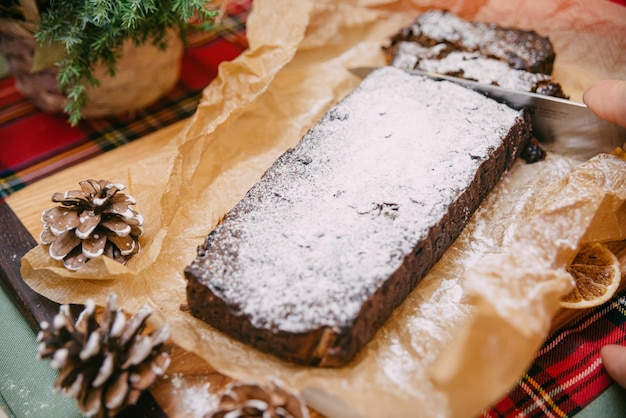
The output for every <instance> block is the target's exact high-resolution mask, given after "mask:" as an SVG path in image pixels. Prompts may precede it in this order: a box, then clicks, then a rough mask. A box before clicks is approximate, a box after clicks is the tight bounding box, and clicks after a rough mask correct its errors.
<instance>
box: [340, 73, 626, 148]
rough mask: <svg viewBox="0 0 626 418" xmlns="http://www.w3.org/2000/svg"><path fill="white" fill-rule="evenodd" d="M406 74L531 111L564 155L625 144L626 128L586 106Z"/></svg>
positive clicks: (544, 136)
mask: <svg viewBox="0 0 626 418" xmlns="http://www.w3.org/2000/svg"><path fill="white" fill-rule="evenodd" d="M378 68H380V67H356V68H350V72H352V73H353V74H355V75H357V76H359V77H361V78H365V77H366V76H367V75H368V74H369V73H371V72H372V71H374V70H376V69H378ZM403 71H406V72H408V73H410V74H414V75H418V76H424V77H429V78H432V79H435V80H446V81H451V82H453V83H456V84H459V85H462V86H464V87H467V88H470V89H472V90H475V91H478V92H480V93H483V94H485V95H486V96H489V97H491V98H493V99H495V100H498V101H500V102H502V103H505V104H507V105H508V106H510V107H512V108H514V109H521V108H524V107H525V108H528V110H529V113H530V115H531V119H532V129H533V135H534V136H535V138H537V140H539V141H540V142H541V144H542V146H543V147H544V148H546V149H548V150H550V151H553V152H556V153H559V154H562V155H566V156H569V157H573V158H576V159H579V160H586V159H588V158H591V157H593V156H594V155H596V154H598V153H600V152H610V151H612V150H613V149H615V148H616V147H620V146H622V145H624V143H625V142H626V129H624V128H622V127H620V126H618V125H616V124H613V123H609V122H606V121H604V120H602V119H600V118H598V117H597V116H596V115H595V114H594V113H593V112H592V111H591V110H589V108H588V107H587V106H586V105H585V104H583V103H578V102H574V101H571V100H567V99H561V98H557V97H551V96H545V95H542V94H536V93H527V92H521V91H515V90H510V89H505V88H502V87H498V86H494V85H490V84H483V83H478V82H476V81H472V80H466V79H463V78H458V77H453V76H448V75H442V74H436V73H430V72H426V71H421V70H408V69H403Z"/></svg>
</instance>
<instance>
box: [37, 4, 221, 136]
mask: <svg viewBox="0 0 626 418" xmlns="http://www.w3.org/2000/svg"><path fill="white" fill-rule="evenodd" d="M209 1H210V0H209ZM209 1H205V0H50V3H49V5H48V7H46V8H45V10H41V22H40V24H39V28H38V30H37V32H35V39H36V40H37V42H38V43H39V44H41V45H43V46H44V47H45V46H46V45H53V44H55V43H60V44H62V45H63V47H64V49H65V55H64V57H63V59H62V60H61V61H60V62H59V63H58V65H59V75H58V80H59V86H60V88H61V89H62V90H63V91H65V92H66V94H67V96H68V102H67V105H66V108H65V112H66V113H67V114H68V115H69V120H70V123H71V124H72V125H75V124H77V123H78V121H79V120H80V119H81V117H82V115H81V109H82V108H84V106H85V105H86V104H87V102H88V97H87V93H86V89H87V87H89V86H97V85H98V80H97V79H96V78H95V77H94V75H93V71H94V66H95V65H96V63H98V62H100V63H102V64H103V65H104V66H105V68H107V69H108V71H109V73H110V74H111V75H114V74H115V65H116V62H117V59H118V58H119V51H120V48H121V46H122V44H123V42H124V40H126V39H132V40H133V41H134V42H135V44H136V45H141V44H144V43H147V42H151V43H152V44H153V45H155V46H157V47H159V48H165V47H166V43H167V39H166V35H167V32H168V29H175V30H177V31H178V33H179V34H180V35H181V36H183V37H184V34H185V25H186V23H187V22H188V21H189V20H190V19H192V18H198V19H199V20H200V21H201V22H204V24H205V25H210V22H211V21H212V19H213V18H214V17H215V15H216V13H217V12H216V11H214V10H209V9H208V8H207V7H205V6H206V3H208V2H209Z"/></svg>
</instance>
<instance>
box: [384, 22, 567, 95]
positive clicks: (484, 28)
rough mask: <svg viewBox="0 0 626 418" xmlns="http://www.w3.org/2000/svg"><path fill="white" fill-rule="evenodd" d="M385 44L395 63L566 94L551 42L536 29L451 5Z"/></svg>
mask: <svg viewBox="0 0 626 418" xmlns="http://www.w3.org/2000/svg"><path fill="white" fill-rule="evenodd" d="M385 49H386V52H387V55H388V59H389V61H390V63H391V65H393V66H396V67H400V68H410V69H419V70H422V71H429V72H433V73H438V74H445V75H452V76H456V77H463V78H467V79H470V80H475V81H478V82H481V83H485V84H495V85H499V86H500V87H504V88H508V89H512V90H520V91H528V92H534V93H539V94H547V95H550V96H556V97H562V98H565V97H566V96H565V94H564V93H563V90H562V88H561V86H560V84H558V83H555V82H554V81H552V77H551V74H552V69H553V64H554V59H555V53H554V49H553V47H552V43H551V42H550V39H549V38H547V37H544V36H540V35H538V34H537V33H536V32H534V31H525V30H519V29H513V28H503V27H500V26H497V25H495V24H487V23H483V22H468V21H465V20H463V19H461V18H459V17H458V16H456V15H455V14H453V13H450V12H448V11H441V10H431V11H428V12H426V13H423V14H421V15H420V16H418V17H417V19H416V20H415V21H414V22H413V23H412V24H411V25H409V26H408V27H406V28H403V29H402V30H401V31H400V32H399V33H398V34H396V35H395V36H393V37H392V39H391V45H390V46H389V47H387V48H385Z"/></svg>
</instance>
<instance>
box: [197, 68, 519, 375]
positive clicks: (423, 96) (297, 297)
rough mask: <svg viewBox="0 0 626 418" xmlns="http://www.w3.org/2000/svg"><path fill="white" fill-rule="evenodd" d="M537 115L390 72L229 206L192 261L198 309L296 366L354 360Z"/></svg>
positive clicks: (372, 79)
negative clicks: (231, 206)
mask: <svg viewBox="0 0 626 418" xmlns="http://www.w3.org/2000/svg"><path fill="white" fill-rule="evenodd" d="M529 130H530V127H529V121H528V118H527V116H526V114H525V112H524V111H521V112H520V111H516V110H513V109H511V108H509V107H507V106H505V105H503V104H500V103H497V102H496V101H494V100H492V99H489V98H487V97H485V96H482V95H480V94H478V93H475V92H473V91H470V90H468V89H465V88H463V87H459V86H457V85H455V84H452V83H448V82H442V81H433V80H431V79H427V78H424V77H421V76H416V75H410V74H408V73H406V72H405V71H403V70H400V69H397V68H393V67H385V68H381V69H378V70H376V71H375V72H373V73H372V74H370V75H369V76H368V77H367V78H366V79H365V80H363V81H362V83H361V85H360V86H359V87H357V88H356V89H355V90H354V91H353V92H352V93H351V94H349V95H348V96H347V97H346V98H345V99H344V100H342V101H341V102H339V103H338V104H337V105H335V106H334V107H332V108H331V109H330V110H329V111H328V112H327V113H326V114H325V115H324V116H323V117H322V119H321V120H320V121H319V122H318V123H317V124H316V125H315V126H314V127H313V128H312V129H310V130H309V132H307V134H306V135H305V136H304V138H303V139H302V140H301V141H300V143H299V144H298V145H297V146H296V147H295V148H293V149H290V150H288V151H287V152H285V153H284V154H283V155H282V156H280V157H279V158H278V160H277V161H276V162H275V163H274V164H273V165H272V166H271V167H270V168H269V169H268V170H267V172H266V173H265V174H264V175H263V177H262V178H261V180H260V181H259V182H258V183H257V184H256V185H255V186H254V187H252V189H250V190H249V191H248V193H247V194H246V196H245V197H244V198H243V199H242V200H241V201H240V202H239V203H238V204H237V205H236V206H235V208H234V209H232V210H231V211H230V212H229V213H228V214H226V215H225V216H224V217H223V219H222V220H221V222H220V223H219V224H218V225H217V227H216V228H215V229H214V230H213V231H212V232H211V233H210V234H209V235H208V237H207V238H206V241H205V242H204V244H203V245H202V246H200V247H199V248H198V254H197V257H196V259H195V260H194V261H193V262H192V263H191V265H189V266H188V267H187V268H186V269H185V275H186V278H187V282H188V283H187V298H188V305H189V308H190V311H191V313H192V314H193V315H194V316H196V317H198V318H201V319H203V320H204V321H206V322H207V323H209V324H210V325H212V326H213V327H215V328H217V329H219V330H221V331H223V332H224V333H226V334H229V335H231V336H233V337H235V338H236V339H239V340H241V341H243V342H245V343H247V344H249V345H251V346H254V347H256V348H257V349H259V350H261V351H264V352H267V353H272V354H274V355H276V356H278V357H279V358H281V359H285V360H289V361H292V362H296V363H300V364H305V365H317V366H340V365H343V364H345V363H347V362H349V361H350V360H351V359H353V358H354V356H355V354H356V353H357V352H358V351H359V350H360V349H361V348H362V347H363V346H364V345H365V344H366V343H367V342H368V341H369V340H370V339H371V338H372V337H373V335H374V334H375V332H376V331H377V330H378V329H379V327H380V326H381V325H382V324H383V323H384V322H385V320H386V319H387V318H388V317H389V316H390V315H391V313H392V311H393V310H394V308H396V307H397V306H398V305H399V304H400V303H401V302H402V301H403V300H404V299H405V298H406V296H407V295H408V294H409V292H411V290H413V288H414V287H415V285H416V284H417V283H418V281H419V280H420V279H421V278H422V277H423V276H424V275H425V274H426V273H427V272H428V271H429V269H430V268H431V267H432V266H433V265H434V264H435V262H437V260H438V259H439V258H440V257H441V255H442V254H443V253H444V252H445V251H446V249H447V248H448V247H449V246H450V244H451V243H452V242H453V241H454V240H455V238H456V237H457V236H458V235H459V233H460V232H461V230H462V229H463V227H464V225H465V224H466V222H467V221H468V219H469V218H470V216H471V215H472V213H473V212H474V211H475V209H476V208H477V207H478V205H479V204H480V202H481V200H482V199H483V198H484V197H485V196H486V195H487V194H488V193H489V191H490V190H491V188H492V187H493V186H494V184H495V183H496V182H497V181H498V179H499V178H500V176H501V175H502V173H503V172H504V171H505V170H506V169H507V167H508V166H509V165H510V164H511V162H512V161H513V160H514V159H515V158H516V156H517V155H518V153H519V151H520V150H521V149H522V148H523V147H524V146H525V144H527V143H528V141H529V139H530V134H529Z"/></svg>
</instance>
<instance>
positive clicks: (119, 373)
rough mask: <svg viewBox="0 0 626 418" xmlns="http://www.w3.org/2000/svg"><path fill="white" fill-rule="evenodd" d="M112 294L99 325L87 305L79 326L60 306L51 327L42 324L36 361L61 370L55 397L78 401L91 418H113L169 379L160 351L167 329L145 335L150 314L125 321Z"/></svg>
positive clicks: (167, 359) (90, 303)
mask: <svg viewBox="0 0 626 418" xmlns="http://www.w3.org/2000/svg"><path fill="white" fill-rule="evenodd" d="M116 301H117V298H116V296H115V295H114V294H110V295H109V297H108V299H107V307H106V309H105V310H104V312H103V314H102V319H101V321H102V324H101V325H98V322H97V320H96V314H95V311H96V309H95V304H94V302H93V300H91V299H89V300H88V301H87V302H86V303H85V310H84V311H83V312H82V313H81V314H80V316H79V317H78V320H77V321H76V323H74V319H73V318H72V316H71V315H70V311H69V306H68V305H62V306H61V308H60V309H59V313H58V314H57V315H56V316H55V317H54V321H53V323H52V324H48V323H46V322H44V323H42V324H41V331H40V332H39V335H38V336H37V342H38V343H39V346H38V350H37V351H38V352H37V357H38V358H39V359H44V358H51V359H52V361H51V363H50V364H51V366H52V367H53V368H55V369H59V370H60V372H59V375H58V377H57V379H56V381H55V383H54V389H55V391H62V392H64V393H65V394H66V395H68V396H71V397H74V398H76V401H77V404H78V408H79V409H80V410H81V412H82V413H83V414H85V415H86V416H88V417H99V418H100V417H113V416H115V415H116V414H117V413H118V412H119V411H121V410H122V409H123V408H125V407H126V406H128V405H134V404H135V403H137V400H138V399H139V397H140V395H141V393H142V392H143V391H144V390H145V389H147V388H148V387H149V386H150V385H152V383H153V382H154V381H155V380H156V378H157V377H158V376H161V375H163V374H164V373H165V370H166V369H167V367H168V366H169V363H170V357H169V354H168V353H167V352H164V351H162V346H163V343H164V342H165V341H166V340H167V339H168V336H169V328H168V327H167V325H166V326H164V327H163V328H160V329H158V330H156V331H153V332H152V333H151V334H147V335H142V332H143V330H144V329H145V322H146V319H147V318H148V317H149V316H150V315H151V313H152V311H151V309H150V308H149V307H148V306H144V307H143V308H141V309H140V310H139V311H138V312H137V313H136V314H135V315H133V316H132V317H130V319H127V317H126V315H125V314H124V312H123V311H122V310H121V309H117V308H116V307H115V305H116Z"/></svg>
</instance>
